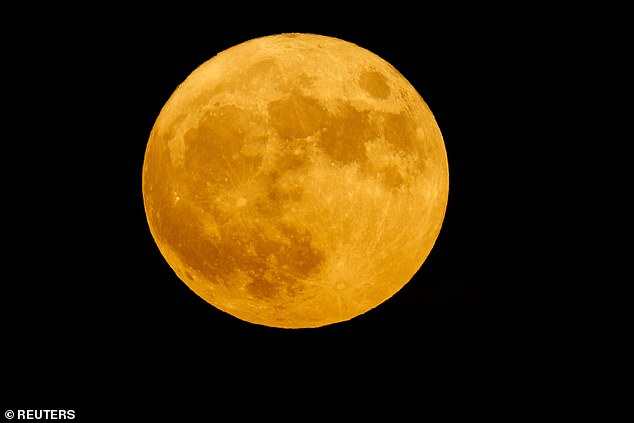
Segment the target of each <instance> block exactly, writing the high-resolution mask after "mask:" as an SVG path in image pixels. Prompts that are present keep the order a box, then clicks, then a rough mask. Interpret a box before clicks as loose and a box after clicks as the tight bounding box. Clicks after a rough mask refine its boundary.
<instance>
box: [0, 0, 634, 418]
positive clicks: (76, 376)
mask: <svg viewBox="0 0 634 423" xmlns="http://www.w3.org/2000/svg"><path fill="white" fill-rule="evenodd" d="M415 3H416V2H408V3H406V4H403V3H401V4H397V3H395V2H388V3H385V4H383V5H380V6H379V5H373V4H369V3H363V2H360V3H357V4H355V5H351V4H346V5H345V6H344V5H343V4H342V3H337V4H330V5H327V4H324V3H315V4H310V3H306V4H305V5H303V4H300V2H297V3H294V4H291V3H287V4H284V5H281V4H272V3H265V4H260V5H259V6H257V7H255V6H253V5H250V4H247V3H236V4H235V5H225V6H223V7H219V6H214V5H211V4H208V5H207V6H206V7H204V8H201V7H199V6H194V5H191V4H188V3H185V2H174V3H171V2H159V3H156V2H153V3H151V2H148V3H146V4H145V5H138V4H137V5H134V6H127V7H124V8H113V7H112V6H111V5H109V4H108V3H103V4H102V5H100V6H94V5H90V6H83V9H82V6H73V7H64V6H61V5H58V4H55V5H50V4H49V5H46V6H39V5H38V6H32V7H31V6H24V7H22V8H20V9H18V8H17V7H15V6H11V7H8V6H4V9H5V10H4V13H3V14H2V16H3V17H2V20H3V41H4V43H5V49H4V50H5V54H6V56H5V59H6V60H5V70H7V71H8V72H9V76H8V77H6V78H5V84H4V88H3V91H5V93H7V95H6V96H5V99H7V100H6V103H5V105H6V106H7V108H6V111H5V118H6V119H7V120H6V124H5V126H6V127H8V128H9V130H8V131H7V132H6V134H7V135H8V136H7V138H5V139H4V140H3V150H4V151H3V155H2V156H3V163H4V167H3V169H4V172H6V173H5V175H4V182H5V183H4V185H5V188H6V191H5V198H4V201H3V204H4V205H5V209H8V210H9V211H10V212H11V213H10V216H11V217H10V219H9V220H6V221H5V223H4V227H5V228H6V230H5V233H7V234H8V237H9V240H8V241H7V242H8V243H9V244H8V245H9V251H8V254H5V257H6V258H7V259H8V262H7V264H6V269H7V271H6V272H5V275H8V276H7V278H6V279H4V278H3V279H4V280H3V284H2V292H3V295H2V325H3V334H2V338H3V341H2V356H3V359H2V366H3V377H2V380H3V382H2V383H3V387H4V388H3V389H4V391H5V393H7V394H6V395H4V394H3V396H2V398H0V402H1V403H2V404H1V405H2V407H3V410H5V409H14V410H17V409H47V408H49V409H74V410H76V415H77V420H79V421H99V420H109V421H119V420H120V419H124V418H134V419H135V420H140V421H147V420H150V419H157V420H159V421H160V420H171V421H203V420H205V421H225V420H226V421H248V419H250V418H258V419H263V420H264V421H274V420H273V419H275V420H281V421H324V420H325V421H344V420H345V421H360V420H361V419H362V418H365V417H374V416H376V417H379V418H381V419H382V420H388V421H402V420H406V419H409V418H415V419H416V420H419V419H423V418H426V417H432V418H433V417H439V416H448V417H457V418H459V420H460V421H472V420H479V419H482V418H486V419H488V420H502V421H523V420H526V421H561V420H564V421H565V420H566V419H567V418H570V416H571V415H573V414H581V415H586V414H587V413H590V412H597V413H598V414H599V415H602V416H606V415H608V414H615V415H618V416H621V417H623V415H624V413H627V412H629V411H631V410H626V411H623V410H624V409H622V408H619V407H618V405H620V404H621V403H622V400H623V398H625V395H624V391H623V390H622V389H621V388H620V387H619V384H618V383H615V382H614V376H615V375H618V374H620V373H621V372H622V370H623V364H622V363H621V362H619V361H618V360H616V358H615V357H616V352H617V350H619V349H622V348H624V341H625V339H626V338H627V337H628V336H629V335H628V331H627V330H626V329H625V320H626V318H625V317H626V315H628V314H627V313H626V309H625V308H619V307H617V306H616V305H614V306H612V305H611V302H612V300H613V299H615V298H617V297H619V296H620V295H621V291H620V289H622V287H623V286H624V285H625V284H624V283H621V284H618V283H613V282H614V281H617V280H620V279H619V277H618V275H616V270H614V269H615V268H616V265H617V264H619V263H621V262H622V261H623V260H624V254H623V253H619V251H620V250H619V249H618V248H617V245H618V243H617V242H616V238H617V237H618V233H619V232H620V226H619V225H618V224H617V223H615V222H616V218H617V216H616V215H617V212H616V211H615V210H617V209H618V206H617V201H618V198H619V195H620V196H621V197H622V196H623V195H625V193H623V192H621V193H620V194H619V195H617V196H613V195H611V193H612V191H613V190H615V188H612V189H610V187H613V186H614V185H615V184H616V183H617V182H618V181H622V180H623V179H624V178H625V177H624V173H623V172H624V171H623V167H621V165H620V163H621V162H620V161H619V160H620V158H621V156H622V155H621V154H620V153H619V150H618V143H620V142H622V141H624V140H625V136H624V135H623V134H622V133H621V132H619V130H618V129H616V128H617V126H618V125H617V124H623V123H626V117H625V112H623V111H620V112H618V111H616V112H615V111H614V110H612V109H610V108H609V107H608V106H610V105H614V104H615V101H622V100H624V99H625V98H626V95H625V94H624V92H623V88H625V87H624V86H623V85H620V83H619V82H616V83H615V81H618V80H620V78H622V77H623V76H625V75H626V73H625V70H624V68H625V66H626V60H625V56H626V52H627V50H628V49H627V48H626V47H629V49H631V46H630V41H629V40H628V39H627V38H625V37H624V32H625V31H624V29H625V24H624V23H623V22H622V19H620V16H622V15H623V12H622V11H619V9H618V8H615V9H611V8H610V7H604V8H603V9H602V10H597V9H595V6H592V7H590V6H588V7H586V6H579V5H578V4H576V5H575V6H574V7H569V8H553V7H548V6H543V7H541V6H530V7H528V6H527V7H517V6H508V5H507V6H502V7H500V6H495V7H493V6H490V7H476V6H471V7H468V8H464V6H461V7H458V6H438V5H429V4H421V5H417V4H416V5H415ZM77 7H79V9H78V8H77ZM281 32H313V33H320V34H324V35H329V36H334V37H338V38H342V39H345V40H348V41H351V42H354V43H356V44H358V45H360V46H362V47H365V48H367V49H369V50H371V51H373V52H375V53H376V54H378V55H379V56H381V57H383V58H384V59H386V60H387V61H388V62H390V63H391V64H392V65H394V66H395V67H396V68H397V69H398V70H399V71H400V72H401V73H402V74H403V75H404V76H405V77H406V78H407V79H408V80H409V81H410V82H411V83H412V84H413V85H414V87H416V88H417V90H418V91H419V92H420V94H421V95H422V96H423V98H424V99H425V101H426V102H427V104H428V105H429V106H430V108H431V110H432V111H433V112H434V114H435V116H436V119H437V121H438V124H439V126H440V128H441V130H442V132H443V136H444V139H445V143H446V148H447V153H448V157H449V167H450V197H449V205H448V209H447V215H446V218H445V221H444V224H443V229H442V231H441V234H440V237H439V239H438V241H437V243H436V246H435V247H434V249H433V251H432V253H431V255H430V256H429V258H428V259H427V261H426V262H425V264H424V265H423V267H422V268H421V270H420V271H419V272H418V273H417V275H416V276H415V278H414V279H413V280H412V281H411V282H410V283H409V284H408V285H406V287H405V288H403V289H402V290H401V291H400V292H399V293H398V294H397V295H395V296H394V297H393V298H391V299H390V300H388V301H387V302H386V303H384V304H383V305H382V306H380V307H379V308H377V309H375V310H373V311H371V312H369V313H367V314H365V315H363V316H360V317H358V318H356V319H353V320H351V321H349V322H345V323H341V324H336V325H332V326H328V327H324V328H320V329H312V330H282V329H273V328H267V327H262V326H256V325H251V324H248V323H245V322H242V321H240V320H237V319H235V318H233V317H231V316H229V315H227V314H224V313H222V312H220V311H218V310H216V309H214V308H213V307H211V306H209V305H208V304H207V303H205V302H204V301H203V300H202V299H200V298H198V297H197V296H196V295H195V294H193V293H192V292H191V291H190V290H189V289H188V288H187V287H186V286H185V284H183V283H182V282H180V281H179V280H178V278H177V277H176V276H175V275H174V274H173V272H172V271H171V270H170V268H169V266H168V265H167V264H166V262H165V261H164V260H163V258H162V256H161V255H160V253H159V251H158V249H157V247H156V246H155V244H154V242H153V239H152V237H151V235H150V232H149V229H148V227H147V222H146V219H145V214H144V210H143V201H142V194H141V168H142V164H143V155H144V152H145V147H146V143H147V139H148V136H149V133H150V130H151V128H152V125H153V123H154V120H155V119H156V117H157V115H158V113H159V111H160V109H161V107H162V106H163V104H164V103H165V102H166V101H167V99H168V98H169V96H170V95H171V93H172V92H173V90H174V88H175V87H176V86H177V85H178V84H179V83H180V82H182V81H183V80H184V79H185V78H186V77H187V75H188V74H189V73H190V72H191V71H192V70H193V69H195V68H196V67H197V66H198V65H199V64H201V63H203V62H204V61H206V60H208V59H209V58H211V57H212V56H213V55H215V54H216V53H218V52H219V51H221V50H224V49H226V48H228V47H231V46H233V45H235V44H238V43H240V42H243V41H246V40H248V39H251V38H254V37H257V36H264V35H270V34H275V33H281ZM628 78H629V77H628ZM630 133H631V132H630ZM614 141H617V143H616V144H615V143H614ZM600 168H601V169H603V168H609V169H610V170H611V171H612V173H610V175H611V176H610V177H606V175H607V174H606V173H605V172H604V171H603V170H599V169H600ZM614 171H616V172H614ZM606 187H608V188H606ZM5 239H6V238H5ZM599 253H607V254H603V255H602V256H603V257H604V258H606V259H607V261H606V262H602V264H601V265H600V266H599V265H597V260H598V256H599ZM597 269H600V270H597ZM630 275H631V274H630ZM605 287H609V289H605ZM606 318H609V321H610V323H609V325H608V324H607V323H606V322H607V320H606ZM607 326H609V329H610V332H611V333H612V331H614V332H613V333H615V334H616V335H615V336H610V337H609V339H608V337H606V336H605V333H606V331H607V330H606V327H607ZM630 387H631V385H630ZM407 416H409V418H408V417H407Z"/></svg>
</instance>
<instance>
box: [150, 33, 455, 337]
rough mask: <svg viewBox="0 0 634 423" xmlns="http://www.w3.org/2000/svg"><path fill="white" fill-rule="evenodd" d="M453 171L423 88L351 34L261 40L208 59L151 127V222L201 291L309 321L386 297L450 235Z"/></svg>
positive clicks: (347, 314)
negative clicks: (444, 227)
mask: <svg viewBox="0 0 634 423" xmlns="http://www.w3.org/2000/svg"><path fill="white" fill-rule="evenodd" d="M448 186H449V173H448V165H447V157H446V152H445V147H444V143H443V139H442V135H441V133H440V130H439V128H438V125H437V124H436V121H435V119H434V117H433V115H432V113H431V111H430V110H429V108H428V107H427V105H426V104H425V102H424V101H423V99H422V98H421V97H420V95H419V94H418V93H417V92H416V90H415V89H414V88H413V87H412V86H411V85H410V84H409V82H408V81H407V80H406V79H405V78H404V77H403V76H402V75H401V74H400V73H399V72H398V71H397V70H396V69H394V68H393V67H392V66H391V65H390V64H389V63H387V62H386V61H384V60H383V59H381V58H380V57H378V56H377V55H375V54H373V53H371V52H370V51H368V50H365V49H363V48H361V47H359V46H357V45H355V44H352V43H349V42H346V41H342V40H339V39H336V38H331V37H325V36H320V35H312V34H281V35H274V36H268V37H263V38H257V39H253V40H250V41H247V42H245V43H242V44H239V45H237V46H235V47H232V48H230V49H228V50H225V51H223V52H221V53H220V54H218V55H217V56H215V57H213V58H212V59H210V60H209V61H207V62H205V63H204V64H202V65H201V66H200V67H199V68H197V69H196V70H195V71H194V72H193V73H192V74H191V75H190V76H189V77H188V78H187V79H186V80H185V81H184V82H183V83H182V84H181V85H180V86H178V88H177V89H176V91H175V92H174V93H173V95H172V96H171V97H170V99H169V100H168V101H167V103H166V104H165V106H164V107H163V109H162V110H161V112H160V115H159V116H158V118H157V120H156V123H155V125H154V127H153V129H152V132H151V135H150V139H149V142H148V146H147V150H146V153H145V160H144V164H143V198H144V204H145V210H146V215H147V220H148V223H149V226H150V230H151V233H152V235H153V237H154V239H155V241H156V243H157V245H158V247H159V249H160V251H161V253H162V254H163V256H164V257H165V259H166V260H167V262H168V263H169V265H170V266H171V267H172V269H173V270H174V271H175V273H176V274H177V275H178V277H179V278H180V279H181V280H182V281H184V282H185V283H186V284H187V285H188V286H189V287H190V288H191V289H192V290H193V291H194V292H195V293H196V294H198V295H199V296H200V297H202V298H203V299H204V300H206V301H207V302H209V303H210V304H212V305H213V306H215V307H217V308H218V309H220V310H223V311H225V312H227V313H230V314H231V315H233V316H235V317H237V318H239V319H242V320H246V321H248V322H252V323H256V324H261V325H266V326H274V327H282V328H308V327H318V326H323V325H328V324H331V323H335V322H340V321H345V320H348V319H351V318H353V317H355V316H358V315H360V314H362V313H365V312H366V311H368V310H370V309H372V308H374V307H376V306H377V305H379V304H381V303H382V302H384V301H385V300H387V299H388V298H390V297H391V296H392V295H394V294H395V293H396V292H397V291H398V290H399V289H401V288H402V287H403V286H404V285H405V284H406V283H407V282H408V281H409V280H410V279H411V278H412V276H413V275H414V274H415V273H416V272H417V271H418V269H419V268H420V267H421V265H422V264H423V262H424V260H425V259H426V257H427V256H428V254H429V252H430V251H431V249H432V247H433V244H434V242H435V240H436V238H437V236H438V234H439V231H440V227H441V224H442V221H443V217H444V214H445V209H446V205H447V196H448Z"/></svg>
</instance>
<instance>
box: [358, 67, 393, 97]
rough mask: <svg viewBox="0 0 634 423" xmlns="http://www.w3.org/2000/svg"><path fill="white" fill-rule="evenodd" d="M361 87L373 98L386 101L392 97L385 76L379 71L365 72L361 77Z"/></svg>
mask: <svg viewBox="0 0 634 423" xmlns="http://www.w3.org/2000/svg"><path fill="white" fill-rule="evenodd" d="M359 86H360V87H361V88H362V89H363V90H364V91H365V92H367V93H368V94H370V95H371V96H372V97H376V98H380V99H386V98H387V97H388V96H389V95H390V86H389V85H388V84H387V80H386V79H385V76H383V75H382V74H381V73H379V72H377V71H366V72H363V73H362V74H361V76H360V77H359Z"/></svg>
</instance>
